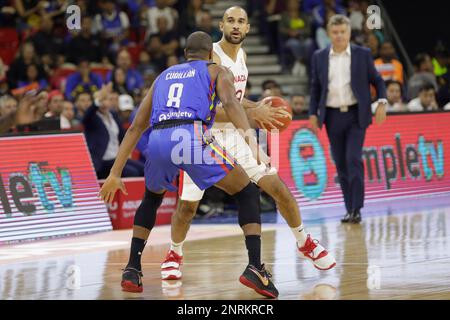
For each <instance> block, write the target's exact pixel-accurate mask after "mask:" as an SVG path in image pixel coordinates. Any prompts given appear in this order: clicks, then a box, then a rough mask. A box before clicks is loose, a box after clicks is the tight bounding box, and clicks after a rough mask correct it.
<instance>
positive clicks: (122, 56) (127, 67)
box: [106, 49, 144, 94]
mask: <svg viewBox="0 0 450 320" xmlns="http://www.w3.org/2000/svg"><path fill="white" fill-rule="evenodd" d="M131 63H132V61H131V56H130V53H129V52H128V50H127V49H122V50H120V51H119V52H118V53H117V57H116V66H117V68H115V69H114V71H117V69H121V70H122V71H123V72H124V73H125V74H124V76H125V87H126V88H125V89H126V90H125V91H126V93H128V94H131V93H134V92H135V91H136V90H139V89H141V88H142V86H143V85H144V80H143V79H142V76H141V74H140V73H139V71H137V70H136V69H134V68H132V67H131ZM119 72H120V71H119ZM119 77H120V76H119ZM106 81H107V82H109V81H112V71H111V72H109V73H108V74H107V75H106ZM113 83H114V81H113ZM114 91H117V90H114ZM122 91H123V90H122ZM118 92H120V93H121V94H122V93H125V92H121V91H118Z"/></svg>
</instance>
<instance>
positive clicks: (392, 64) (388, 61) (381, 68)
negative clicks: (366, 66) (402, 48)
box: [375, 42, 403, 84]
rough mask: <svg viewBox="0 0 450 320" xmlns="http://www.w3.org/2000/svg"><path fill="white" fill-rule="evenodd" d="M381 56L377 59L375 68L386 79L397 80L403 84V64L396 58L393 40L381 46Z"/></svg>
mask: <svg viewBox="0 0 450 320" xmlns="http://www.w3.org/2000/svg"><path fill="white" fill-rule="evenodd" d="M379 52H380V57H379V58H378V59H376V60H375V68H376V69H377V71H378V72H379V73H380V75H381V77H382V78H383V80H384V81H387V80H395V81H398V82H400V83H401V84H403V65H402V64H401V62H400V61H398V60H397V59H395V56H396V54H395V49H394V46H393V45H392V43H391V42H385V43H383V44H382V45H381V47H380V51H379Z"/></svg>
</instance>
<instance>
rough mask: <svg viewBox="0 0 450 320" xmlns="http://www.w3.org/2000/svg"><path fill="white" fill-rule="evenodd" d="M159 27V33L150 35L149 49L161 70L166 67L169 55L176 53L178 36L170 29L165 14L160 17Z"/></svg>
mask: <svg viewBox="0 0 450 320" xmlns="http://www.w3.org/2000/svg"><path fill="white" fill-rule="evenodd" d="M158 27H159V28H158V29H159V33H158V34H156V35H153V36H152V37H150V40H149V44H148V51H149V53H150V55H151V56H152V58H153V60H154V62H155V64H156V65H157V66H158V71H159V72H161V71H162V70H164V69H165V68H166V62H167V57H168V56H170V55H174V54H176V51H177V49H178V37H177V35H176V34H175V32H173V31H170V30H169V29H168V25H167V19H166V18H165V17H163V16H161V17H159V18H158Z"/></svg>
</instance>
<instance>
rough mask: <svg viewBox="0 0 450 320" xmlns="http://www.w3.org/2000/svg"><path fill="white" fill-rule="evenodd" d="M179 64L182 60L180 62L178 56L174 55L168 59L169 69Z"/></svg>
mask: <svg viewBox="0 0 450 320" xmlns="http://www.w3.org/2000/svg"><path fill="white" fill-rule="evenodd" d="M179 63H180V60H178V57H177V56H176V55H174V54H173V55H171V56H168V57H167V62H166V66H167V68H169V67H172V66H174V65H176V64H179Z"/></svg>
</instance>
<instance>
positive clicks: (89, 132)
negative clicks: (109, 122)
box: [83, 103, 125, 171]
mask: <svg viewBox="0 0 450 320" xmlns="http://www.w3.org/2000/svg"><path fill="white" fill-rule="evenodd" d="M97 111H98V107H97V106H96V105H95V103H94V104H92V106H90V107H89V108H88V109H87V110H86V112H85V114H84V117H83V126H84V135H85V137H86V142H87V145H88V148H89V152H90V153H91V158H92V162H93V163H94V168H95V170H96V171H99V170H100V169H101V165H102V161H103V155H104V154H105V152H106V148H107V147H108V143H109V133H108V129H107V128H106V126H105V124H104V123H103V121H102V119H101V118H100V117H99V116H98V115H97ZM111 114H112V116H113V118H114V121H115V122H116V123H117V125H118V127H119V142H122V139H123V137H124V136H125V130H124V129H123V128H122V124H121V123H120V119H119V115H118V114H117V113H116V112H112V111H111Z"/></svg>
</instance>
